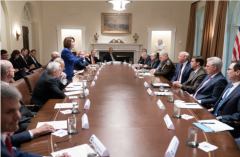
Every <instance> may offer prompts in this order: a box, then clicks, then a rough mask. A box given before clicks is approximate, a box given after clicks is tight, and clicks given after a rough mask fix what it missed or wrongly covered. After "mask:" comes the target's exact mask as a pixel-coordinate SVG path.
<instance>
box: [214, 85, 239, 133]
mask: <svg viewBox="0 0 240 157" xmlns="http://www.w3.org/2000/svg"><path fill="white" fill-rule="evenodd" d="M231 84H232V82H230V83H229V84H228V85H227V87H226V88H225V89H224V91H223V92H222V94H221V96H220V97H219V99H218V101H217V102H216V104H215V106H214V110H213V113H214V111H215V110H216V108H217V106H218V104H219V103H220V101H221V100H222V97H223V94H224V93H225V92H226V90H227V89H228V88H229V86H230V85H231ZM239 91H240V85H238V86H237V87H236V88H235V89H234V90H233V91H232V92H231V93H230V94H229V95H228V96H227V97H226V99H225V100H224V102H223V104H222V106H221V107H220V108H219V110H218V112H217V116H222V122H224V123H228V121H240V92H239ZM230 133H231V134H232V135H233V137H235V138H238V137H240V126H234V130H231V131H230Z"/></svg>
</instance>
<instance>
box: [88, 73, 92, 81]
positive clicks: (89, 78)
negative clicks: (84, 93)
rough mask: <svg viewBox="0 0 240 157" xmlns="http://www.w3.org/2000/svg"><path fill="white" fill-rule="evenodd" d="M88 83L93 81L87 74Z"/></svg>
mask: <svg viewBox="0 0 240 157" xmlns="http://www.w3.org/2000/svg"><path fill="white" fill-rule="evenodd" d="M87 81H88V82H91V81H92V80H91V76H90V74H87Z"/></svg>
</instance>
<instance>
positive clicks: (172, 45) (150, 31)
mask: <svg viewBox="0 0 240 157" xmlns="http://www.w3.org/2000/svg"><path fill="white" fill-rule="evenodd" d="M147 31H148V52H152V50H151V42H152V41H151V39H152V31H171V48H170V56H169V58H170V59H171V60H172V61H174V52H175V50H174V48H175V33H176V27H171V28H148V30H147Z"/></svg>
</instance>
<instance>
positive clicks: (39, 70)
mask: <svg viewBox="0 0 240 157" xmlns="http://www.w3.org/2000/svg"><path fill="white" fill-rule="evenodd" d="M44 70H45V69H44V68H38V69H36V70H33V71H32V73H38V74H39V75H40V76H41V75H42V73H43V71H44Z"/></svg>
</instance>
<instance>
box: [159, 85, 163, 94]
mask: <svg viewBox="0 0 240 157" xmlns="http://www.w3.org/2000/svg"><path fill="white" fill-rule="evenodd" d="M159 92H164V85H162V84H161V85H160V87H159Z"/></svg>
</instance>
